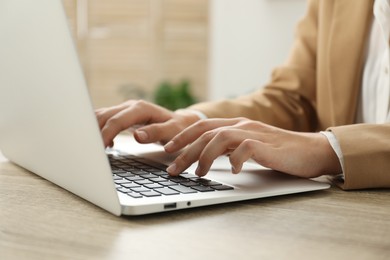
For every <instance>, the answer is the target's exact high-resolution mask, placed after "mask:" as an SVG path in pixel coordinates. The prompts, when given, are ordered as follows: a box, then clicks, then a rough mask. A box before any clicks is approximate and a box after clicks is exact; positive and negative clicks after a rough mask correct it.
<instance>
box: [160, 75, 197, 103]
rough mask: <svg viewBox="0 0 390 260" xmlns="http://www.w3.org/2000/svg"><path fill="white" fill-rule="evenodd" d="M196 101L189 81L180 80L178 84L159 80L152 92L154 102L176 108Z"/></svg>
mask: <svg viewBox="0 0 390 260" xmlns="http://www.w3.org/2000/svg"><path fill="white" fill-rule="evenodd" d="M195 102H196V99H195V98H194V97H193V96H192V94H191V92H190V82H189V81H187V80H182V81H181V82H179V83H178V84H173V83H170V82H168V81H164V82H161V83H160V84H159V86H158V87H157V89H156V91H155V93H154V103H156V104H158V105H160V106H163V107H165V108H168V109H170V110H176V109H179V108H185V107H188V106H190V105H192V104H194V103H195Z"/></svg>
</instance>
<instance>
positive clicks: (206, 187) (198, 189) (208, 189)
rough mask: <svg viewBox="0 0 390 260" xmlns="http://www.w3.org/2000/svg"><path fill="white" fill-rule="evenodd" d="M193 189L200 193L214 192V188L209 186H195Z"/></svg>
mask: <svg viewBox="0 0 390 260" xmlns="http://www.w3.org/2000/svg"><path fill="white" fill-rule="evenodd" d="M191 188H193V189H194V190H197V191H200V192H206V191H214V189H213V188H211V187H208V186H201V185H200V186H194V187H191Z"/></svg>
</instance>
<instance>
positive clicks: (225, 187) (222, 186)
mask: <svg viewBox="0 0 390 260" xmlns="http://www.w3.org/2000/svg"><path fill="white" fill-rule="evenodd" d="M212 188H213V189H216V190H234V188H233V187H231V186H228V185H222V184H221V185H217V186H212Z"/></svg>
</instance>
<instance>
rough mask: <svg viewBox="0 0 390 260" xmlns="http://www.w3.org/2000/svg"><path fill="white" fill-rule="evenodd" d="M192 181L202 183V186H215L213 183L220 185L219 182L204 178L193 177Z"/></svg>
mask: <svg viewBox="0 0 390 260" xmlns="http://www.w3.org/2000/svg"><path fill="white" fill-rule="evenodd" d="M193 181H195V182H197V183H199V184H202V185H203V186H215V185H222V184H221V183H219V182H216V181H212V180H209V179H206V178H198V179H193Z"/></svg>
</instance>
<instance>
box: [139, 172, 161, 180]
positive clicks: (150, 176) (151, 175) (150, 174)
mask: <svg viewBox="0 0 390 260" xmlns="http://www.w3.org/2000/svg"><path fill="white" fill-rule="evenodd" d="M142 178H145V179H154V178H158V176H156V175H154V174H152V173H148V174H145V175H142Z"/></svg>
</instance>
